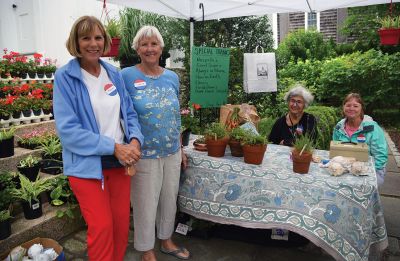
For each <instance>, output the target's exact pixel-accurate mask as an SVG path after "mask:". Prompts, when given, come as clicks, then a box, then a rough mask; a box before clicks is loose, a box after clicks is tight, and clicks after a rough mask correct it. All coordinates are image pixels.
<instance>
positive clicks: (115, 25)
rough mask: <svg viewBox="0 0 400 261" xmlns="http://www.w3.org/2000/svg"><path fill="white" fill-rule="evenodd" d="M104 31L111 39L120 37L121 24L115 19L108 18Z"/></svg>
mask: <svg viewBox="0 0 400 261" xmlns="http://www.w3.org/2000/svg"><path fill="white" fill-rule="evenodd" d="M105 28H106V31H107V33H108V35H109V36H110V37H111V38H120V37H121V24H120V22H119V21H118V20H117V19H115V18H110V19H108V20H107V23H106V24H105Z"/></svg>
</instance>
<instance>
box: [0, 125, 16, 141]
mask: <svg viewBox="0 0 400 261" xmlns="http://www.w3.org/2000/svg"><path fill="white" fill-rule="evenodd" d="M15 130H16V129H15V127H11V128H9V129H6V128H3V129H0V141H2V140H8V139H10V138H12V137H13V136H14V134H15Z"/></svg>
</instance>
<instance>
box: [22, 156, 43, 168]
mask: <svg viewBox="0 0 400 261" xmlns="http://www.w3.org/2000/svg"><path fill="white" fill-rule="evenodd" d="M39 162H40V158H39V157H36V156H32V154H30V155H29V156H27V157H26V158H23V159H22V160H20V161H19V163H18V167H21V168H29V167H33V166H36V165H38V164H39Z"/></svg>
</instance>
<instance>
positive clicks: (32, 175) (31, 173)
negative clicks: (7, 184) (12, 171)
mask: <svg viewBox="0 0 400 261" xmlns="http://www.w3.org/2000/svg"><path fill="white" fill-rule="evenodd" d="M17 169H18V171H19V172H20V173H21V174H22V175H24V176H25V177H27V178H28V179H29V180H30V181H35V180H36V178H37V176H38V175H39V169H40V164H38V165H36V166H33V167H24V168H22V167H18V166H17Z"/></svg>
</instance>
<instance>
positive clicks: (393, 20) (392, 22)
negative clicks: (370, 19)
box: [377, 15, 400, 45]
mask: <svg viewBox="0 0 400 261" xmlns="http://www.w3.org/2000/svg"><path fill="white" fill-rule="evenodd" d="M377 21H378V23H380V24H381V28H380V29H379V30H378V33H379V37H380V39H381V44H382V45H397V44H398V43H399V40H400V16H393V17H392V16H391V15H388V16H385V17H383V18H379V19H378V20H377Z"/></svg>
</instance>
